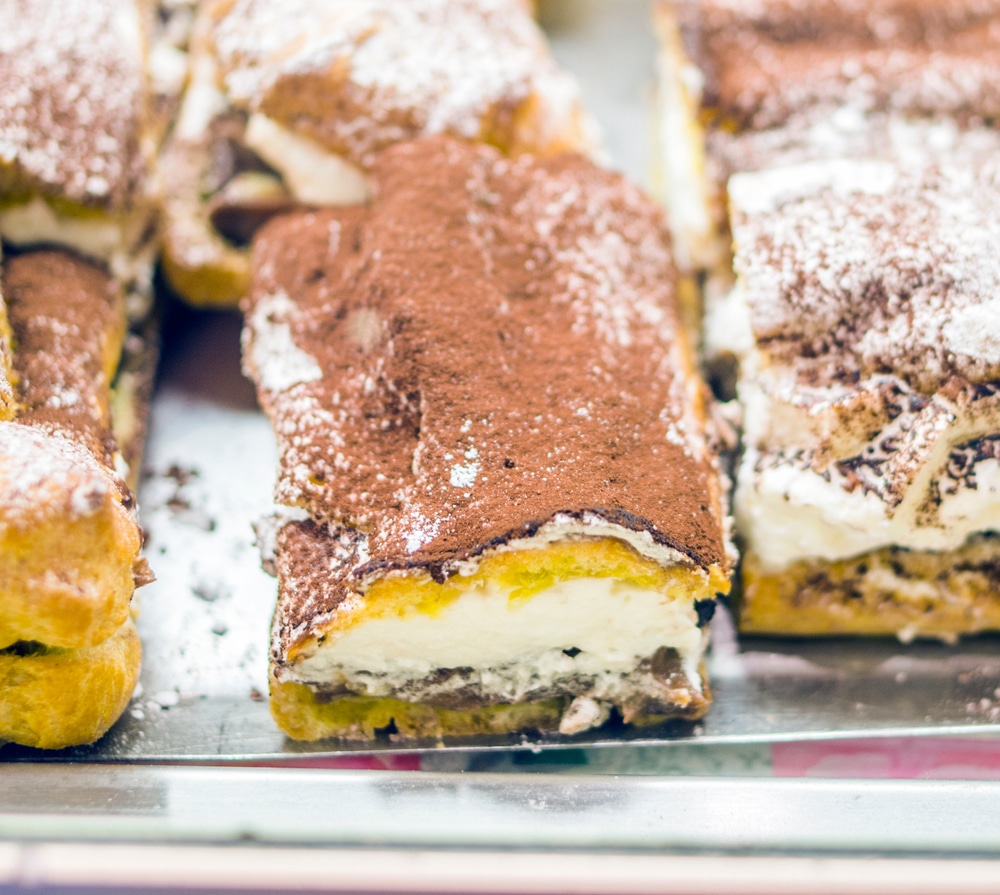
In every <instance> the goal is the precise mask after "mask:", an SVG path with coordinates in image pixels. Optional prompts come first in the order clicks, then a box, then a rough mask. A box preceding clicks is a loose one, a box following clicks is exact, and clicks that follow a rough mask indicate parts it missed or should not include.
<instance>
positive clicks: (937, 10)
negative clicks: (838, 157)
mask: <svg viewBox="0 0 1000 895" xmlns="http://www.w3.org/2000/svg"><path fill="white" fill-rule="evenodd" d="M664 3H665V8H667V9H676V12H677V15H678V17H679V18H680V21H681V25H682V28H683V31H684V34H685V39H686V43H687V46H688V50H689V52H690V53H691V54H692V56H693V58H694V59H695V61H696V62H697V63H698V64H699V65H700V66H701V68H702V70H703V72H704V73H705V78H706V81H705V94H704V103H705V105H706V106H707V107H709V108H711V109H712V110H714V111H715V112H716V113H717V114H718V115H719V117H720V118H721V120H722V121H724V122H726V123H727V125H728V126H730V127H731V128H735V129H736V130H741V131H745V130H765V129H767V128H773V127H781V126H785V125H787V124H788V123H789V122H790V121H792V120H793V119H796V118H804V119H807V120H810V121H819V120H821V119H822V118H823V116H825V115H828V114H830V112H831V110H833V109H837V108H840V107H850V108H854V109H856V110H858V111H859V112H862V113H865V114H871V113H873V112H880V111H881V112H885V111H895V112H903V113H906V114H912V115H947V116H950V117H954V118H957V119H960V120H962V121H963V122H965V123H972V124H975V123H978V122H981V121H983V120H984V119H986V120H989V119H995V118H996V117H997V115H998V114H1000V0H813V2H809V3H807V4H806V3H803V2H801V0H746V2H745V0H664Z"/></svg>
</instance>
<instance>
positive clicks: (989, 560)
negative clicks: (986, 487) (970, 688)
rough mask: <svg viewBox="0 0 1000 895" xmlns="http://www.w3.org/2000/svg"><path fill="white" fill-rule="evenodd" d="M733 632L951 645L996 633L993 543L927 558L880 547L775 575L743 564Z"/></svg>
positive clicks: (997, 556) (999, 624)
mask: <svg viewBox="0 0 1000 895" xmlns="http://www.w3.org/2000/svg"><path fill="white" fill-rule="evenodd" d="M739 623H740V628H741V629H742V630H744V631H746V632H747V633H752V634H777V635H782V636H803V635H809V636H815V635H817V634H819V635H831V634H836V635H844V634H850V635H859V634H861V635H868V636H890V637H900V638H901V639H903V640H911V639H913V638H918V637H919V638H934V639H936V640H945V641H949V642H950V641H954V640H957V639H958V637H959V636H961V635H968V634H977V633H980V632H983V631H997V630H1000V536H997V535H992V536H981V537H978V538H973V539H972V540H970V541H969V542H968V543H967V544H964V545H963V546H962V547H960V548H959V549H958V550H952V551H947V552H944V553H935V552H932V551H928V550H902V549H899V548H893V547H886V548H883V549H881V550H875V551H872V552H870V553H865V554H862V555H861V556H856V557H852V558H851V559H847V560H838V561H834V562H819V561H802V562H797V563H793V564H792V565H791V566H788V567H786V568H783V569H780V570H778V571H774V570H770V569H768V568H767V567H765V566H762V565H761V564H760V562H759V560H758V559H757V557H756V556H754V554H752V553H750V554H747V555H746V556H745V557H744V559H743V590H742V595H741V597H740V602H739Z"/></svg>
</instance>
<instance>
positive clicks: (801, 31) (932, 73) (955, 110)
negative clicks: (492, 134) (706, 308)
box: [655, 0, 1000, 270]
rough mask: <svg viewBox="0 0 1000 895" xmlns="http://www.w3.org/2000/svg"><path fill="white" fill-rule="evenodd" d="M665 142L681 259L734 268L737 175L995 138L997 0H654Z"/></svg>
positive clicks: (915, 157)
mask: <svg viewBox="0 0 1000 895" xmlns="http://www.w3.org/2000/svg"><path fill="white" fill-rule="evenodd" d="M655 19H656V25H657V30H658V33H659V35H660V41H661V51H660V56H659V60H658V82H659V90H658V94H659V101H658V104H657V106H658V117H659V122H658V128H657V135H658V140H657V142H658V144H659V147H658V151H657V160H658V163H659V165H660V172H659V173H660V181H661V190H662V192H663V194H664V196H665V199H666V202H667V205H668V209H669V214H670V219H671V224H672V228H673V230H674V232H675V237H676V240H677V255H678V262H679V263H680V264H681V266H682V267H687V266H690V267H692V268H694V269H699V270H713V269H716V268H719V267H721V268H723V270H725V269H727V268H728V262H729V258H730V254H729V237H728V230H727V227H726V194H725V187H726V182H727V180H728V178H729V177H730V176H731V175H732V174H735V173H738V172H741V171H756V170H760V169H763V168H771V167H778V166H781V165H785V164H794V163H798V162H804V161H809V160H813V159H818V158H834V157H860V156H878V157H882V158H893V159H899V160H900V161H901V162H902V163H904V164H913V163H915V162H920V161H922V160H926V159H927V157H928V156H930V157H935V156H937V157H947V156H948V155H950V154H951V153H953V152H954V151H956V148H958V149H961V148H962V147H963V146H968V148H969V149H970V150H971V151H972V152H974V153H978V152H981V151H983V150H985V151H986V152H987V153H997V152H998V151H1000V137H998V136H997V133H996V132H995V131H994V130H993V129H992V128H990V127H987V126H988V125H992V123H993V122H995V121H996V120H997V117H998V115H1000V0H981V2H975V3H970V2H968V0H869V2H864V3H858V2H854V0H823V2H815V3H807V4H803V3H802V2H799V0H757V2H752V3H748V2H745V0H659V2H658V3H657V5H656V7H655Z"/></svg>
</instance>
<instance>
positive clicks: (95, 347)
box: [0, 249, 132, 505]
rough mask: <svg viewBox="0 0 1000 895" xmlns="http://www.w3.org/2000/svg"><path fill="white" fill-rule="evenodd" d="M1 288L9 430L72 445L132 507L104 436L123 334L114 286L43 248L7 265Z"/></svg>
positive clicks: (112, 446) (109, 438)
mask: <svg viewBox="0 0 1000 895" xmlns="http://www.w3.org/2000/svg"><path fill="white" fill-rule="evenodd" d="M0 283H2V286H3V290H2V291H3V297H4V300H5V301H6V304H7V314H8V316H9V319H10V326H11V330H12V332H13V336H14V348H15V350H14V353H13V364H12V366H13V371H14V374H15V377H16V380H17V382H16V389H15V399H16V418H15V422H16V424H17V425H18V426H22V427H25V428H27V427H31V428H33V429H35V430H39V431H44V432H46V433H48V434H49V435H51V436H54V437H56V438H58V439H59V440H60V441H72V442H75V443H76V444H77V445H79V446H80V448H81V449H82V450H83V451H84V452H86V453H88V454H89V455H90V456H91V457H92V458H93V461H94V463H95V464H96V465H97V466H98V467H103V468H104V469H105V470H106V473H107V475H108V476H109V479H108V480H109V481H112V480H113V481H114V487H116V488H117V489H118V491H119V496H120V498H121V500H122V501H123V502H124V503H126V504H127V505H131V502H132V497H131V495H130V494H129V492H128V489H127V488H126V486H125V484H124V482H122V481H121V480H120V479H119V478H118V476H117V474H116V472H115V464H116V455H117V453H118V446H117V444H116V443H115V440H114V437H113V435H112V433H111V409H110V401H111V377H112V376H113V374H114V371H115V368H116V366H117V363H118V357H119V355H120V352H121V345H122V339H123V337H124V329H125V310H124V300H123V297H122V289H121V286H120V284H118V283H117V282H116V281H115V280H114V279H113V278H112V277H111V276H110V275H109V274H108V273H107V272H105V271H104V270H102V269H101V268H99V267H97V266H96V265H93V264H90V263H89V262H86V261H84V260H83V259H81V258H78V257H76V256H74V255H71V254H69V253H68V252H63V251H59V250H49V249H41V250H36V251H30V252H24V253H21V254H18V255H13V256H11V257H9V258H7V259H6V260H5V262H4V266H3V269H2V271H0ZM24 437H27V436H24Z"/></svg>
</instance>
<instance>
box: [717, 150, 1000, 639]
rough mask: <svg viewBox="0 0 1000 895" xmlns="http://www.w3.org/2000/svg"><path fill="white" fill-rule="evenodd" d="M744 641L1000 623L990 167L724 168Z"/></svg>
mask: <svg viewBox="0 0 1000 895" xmlns="http://www.w3.org/2000/svg"><path fill="white" fill-rule="evenodd" d="M729 193H730V202H731V205H732V228H733V236H734V244H735V266H736V273H737V278H738V279H737V285H736V287H735V288H734V290H733V291H732V292H731V293H730V294H729V296H728V298H727V299H726V300H725V302H724V303H723V304H721V305H720V306H719V307H718V308H716V309H715V311H714V312H713V313H712V314H711V315H710V316H709V317H708V319H707V320H706V328H707V330H708V332H709V333H710V337H711V338H712V339H713V340H714V341H715V343H716V344H718V345H720V346H722V347H724V348H728V350H730V351H732V352H733V354H734V355H736V356H737V357H738V358H739V362H740V364H739V366H740V377H739V383H738V389H739V396H740V400H741V401H742V403H743V405H744V408H745V432H744V450H745V453H744V456H743V459H742V463H741V465H740V468H739V473H738V482H737V487H736V500H735V513H736V519H737V526H738V530H739V531H740V535H741V538H742V540H743V545H744V551H743V579H744V582H743V597H742V602H741V605H740V622H741V625H742V627H743V629H744V630H747V631H756V632H767V633H776V634H803V633H809V634H816V633H831V634H846V633H852V634H894V635H897V636H899V637H900V638H902V639H903V640H909V639H911V638H913V637H934V638H940V639H943V640H949V641H950V640H953V639H955V638H956V637H958V636H959V635H961V634H966V633H972V632H977V631H984V630H990V629H997V628H1000V302H998V300H997V294H998V286H1000V266H998V264H997V261H996V251H995V248H994V247H995V245H996V242H997V239H998V238H1000V219H998V217H997V214H996V208H997V204H998V201H1000V166H998V163H997V161H996V157H995V156H994V158H993V159H989V160H986V161H981V162H980V163H978V164H976V165H969V164H966V163H962V164H953V165H947V164H939V165H937V166H933V167H931V168H928V169H923V170H921V169H909V168H906V167H904V166H900V165H897V164H893V163H889V162H884V161H879V160H862V161H850V160H843V159H841V160H836V161H820V162H813V163H809V164H806V165H803V166H800V167H790V168H785V169H782V170H776V171H764V172H756V173H748V174H741V175H738V176H735V177H733V178H732V180H731V181H730V185H729Z"/></svg>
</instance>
